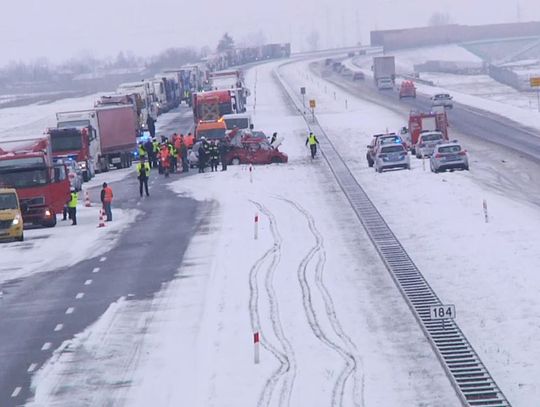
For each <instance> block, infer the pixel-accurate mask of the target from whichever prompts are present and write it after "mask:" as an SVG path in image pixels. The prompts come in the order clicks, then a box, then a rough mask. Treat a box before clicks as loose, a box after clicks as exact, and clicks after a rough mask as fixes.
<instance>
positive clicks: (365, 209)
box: [274, 63, 511, 407]
mask: <svg viewBox="0 0 540 407" xmlns="http://www.w3.org/2000/svg"><path fill="white" fill-rule="evenodd" d="M286 64H287V63H285V64H283V65H286ZM283 65H281V66H283ZM281 66H279V67H277V68H276V69H275V70H274V75H275V76H276V78H277V80H278V81H279V82H280V84H281V86H282V87H283V89H284V90H285V93H286V94H287V95H288V97H289V98H290V100H291V102H292V103H293V105H294V106H296V107H297V108H298V110H299V111H302V108H301V106H302V102H301V100H300V99H299V98H298V99H296V98H295V95H296V94H295V93H294V92H293V91H292V90H291V89H289V86H288V85H287V84H286V82H285V81H284V80H283V78H282V77H281V76H280V74H279V68H280V67H281ZM304 119H305V121H306V123H307V125H308V127H309V128H310V129H311V130H312V131H313V132H314V133H315V134H316V135H317V138H318V140H319V147H320V150H321V152H322V155H323V156H324V158H325V159H326V161H327V163H328V165H329V167H330V169H331V170H332V172H333V174H334V176H335V178H336V179H337V181H338V183H339V185H340V187H341V189H342V191H343V192H344V193H345V196H346V197H347V199H348V200H349V202H350V204H351V206H352V208H353V209H354V211H355V212H356V215H357V216H358V219H359V220H360V222H362V224H363V226H364V228H365V230H366V232H367V234H368V235H369V237H370V239H371V241H372V242H373V245H374V246H375V248H376V250H377V251H378V252H379V255H380V257H381V259H382V261H383V262H384V264H385V265H386V268H387V270H388V271H389V273H390V275H391V276H392V279H393V280H394V282H395V283H396V285H397V287H398V289H399V290H400V292H401V294H402V296H403V298H404V299H405V301H406V302H407V304H408V306H409V308H410V309H411V311H412V312H413V314H414V316H415V318H416V320H417V321H418V323H419V324H420V327H421V328H422V330H423V331H424V334H425V336H426V338H427V339H428V340H429V342H430V344H431V346H432V348H433V350H434V351H435V354H436V355H437V357H438V358H439V361H440V362H441V364H442V366H443V368H444V370H445V372H446V374H447V376H448V378H449V379H450V382H451V383H452V386H453V387H454V389H455V391H456V393H457V395H458V397H459V398H460V400H461V403H462V404H463V406H489V407H509V406H511V404H510V402H509V401H508V400H507V399H506V397H505V396H504V394H503V393H502V391H501V390H500V389H499V387H498V386H497V384H496V383H495V381H494V380H493V378H492V377H491V375H490V374H489V372H488V370H487V369H486V367H485V366H484V364H483V363H482V361H481V360H480V358H479V357H478V355H477V354H476V352H475V351H474V349H473V347H472V345H471V344H470V343H469V341H468V340H467V338H466V337H465V335H464V334H463V332H462V331H461V329H460V328H459V326H458V325H457V324H456V323H455V321H454V320H447V321H445V322H444V324H443V323H442V322H441V321H434V320H432V319H431V316H430V306H439V305H442V303H441V301H440V299H439V298H438V297H437V295H436V294H435V292H434V291H433V289H432V288H431V287H430V285H429V284H428V282H427V281H426V279H425V278H424V276H423V275H422V273H421V272H420V270H418V268H417V267H416V265H415V264H414V262H413V261H412V260H411V258H410V257H409V255H408V254H407V252H406V251H405V249H404V248H403V246H402V245H401V243H400V242H399V240H398V239H397V237H396V236H395V235H394V233H393V232H392V230H391V229H390V227H389V226H388V224H387V223H386V221H385V220H384V219H383V217H382V216H381V214H380V213H379V211H378V210H377V208H376V207H375V205H374V204H373V202H371V200H370V199H369V197H368V196H367V194H366V193H365V192H364V190H363V189H362V187H361V186H360V184H359V183H358V181H357V180H356V178H355V177H354V176H353V175H352V173H351V171H350V169H349V167H347V165H346V164H345V162H344V161H343V159H342V158H341V156H340V155H339V154H338V153H337V151H336V149H335V148H334V146H333V144H332V142H331V141H330V140H329V139H328V137H327V136H326V134H325V133H324V131H323V129H322V128H321V126H320V125H319V123H318V121H317V119H316V118H315V121H312V117H311V115H304Z"/></svg>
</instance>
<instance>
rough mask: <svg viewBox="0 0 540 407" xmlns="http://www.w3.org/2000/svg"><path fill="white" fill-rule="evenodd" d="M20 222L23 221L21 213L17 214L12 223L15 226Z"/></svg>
mask: <svg viewBox="0 0 540 407" xmlns="http://www.w3.org/2000/svg"><path fill="white" fill-rule="evenodd" d="M19 223H21V217H20V216H19V215H17V216H15V218H14V219H13V222H11V224H12V225H13V226H17V225H18V224H19Z"/></svg>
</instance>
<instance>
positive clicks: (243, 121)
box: [225, 118, 249, 130]
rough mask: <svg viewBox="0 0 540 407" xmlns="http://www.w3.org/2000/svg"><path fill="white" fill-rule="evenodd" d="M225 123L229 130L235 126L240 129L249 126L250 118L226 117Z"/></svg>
mask: <svg viewBox="0 0 540 407" xmlns="http://www.w3.org/2000/svg"><path fill="white" fill-rule="evenodd" d="M225 124H226V125H227V130H232V129H234V128H235V127H238V128H239V129H247V128H249V119H248V118H234V119H233V118H231V119H225Z"/></svg>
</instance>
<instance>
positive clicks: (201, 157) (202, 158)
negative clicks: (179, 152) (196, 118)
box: [197, 137, 208, 173]
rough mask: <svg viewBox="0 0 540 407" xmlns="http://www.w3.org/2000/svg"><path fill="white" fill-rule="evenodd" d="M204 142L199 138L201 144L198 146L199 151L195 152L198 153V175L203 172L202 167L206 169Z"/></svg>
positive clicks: (206, 155) (206, 156)
mask: <svg viewBox="0 0 540 407" xmlns="http://www.w3.org/2000/svg"><path fill="white" fill-rule="evenodd" d="M205 144H206V140H205V139H204V137H203V138H201V144H200V146H199V150H198V151H197V152H198V153H199V173H202V172H204V167H206V160H207V158H208V154H207V148H206V146H205Z"/></svg>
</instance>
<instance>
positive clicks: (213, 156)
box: [208, 140, 219, 172]
mask: <svg viewBox="0 0 540 407" xmlns="http://www.w3.org/2000/svg"><path fill="white" fill-rule="evenodd" d="M208 150H209V151H210V168H212V172H214V171H217V167H218V164H219V150H218V147H217V145H216V142H215V141H214V140H212V141H211V142H210V145H209V146H208Z"/></svg>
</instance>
